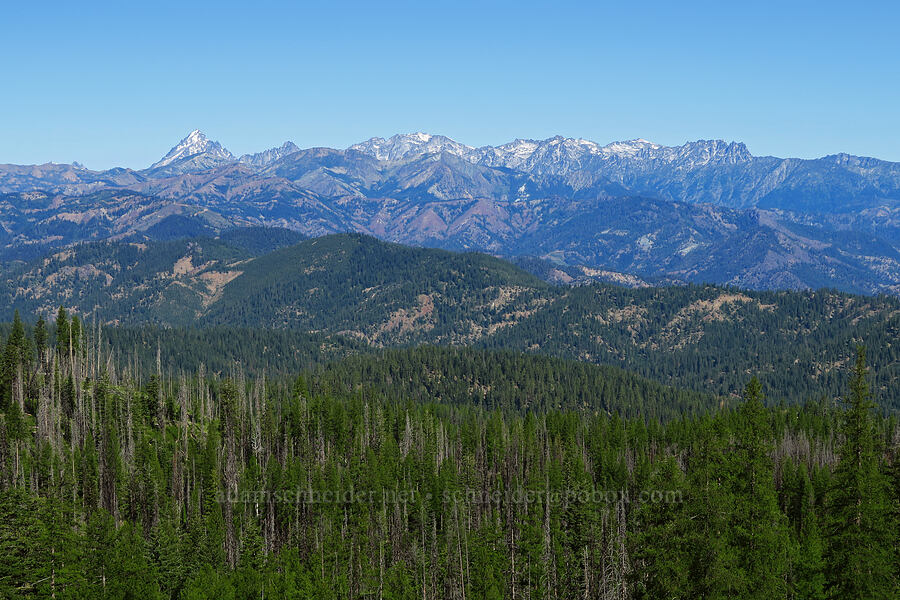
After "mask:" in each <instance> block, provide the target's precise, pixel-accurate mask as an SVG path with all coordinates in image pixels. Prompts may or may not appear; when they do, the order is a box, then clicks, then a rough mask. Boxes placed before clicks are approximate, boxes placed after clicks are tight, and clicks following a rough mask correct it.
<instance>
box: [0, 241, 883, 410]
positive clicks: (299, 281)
mask: <svg viewBox="0 0 900 600" xmlns="http://www.w3.org/2000/svg"><path fill="white" fill-rule="evenodd" d="M268 234H269V232H267V231H266V230H256V231H255V232H253V231H250V232H248V231H242V230H238V231H236V232H232V233H231V234H229V235H223V236H220V237H219V238H196V239H192V240H174V241H166V242H153V241H149V240H144V241H143V242H135V241H132V242H123V243H118V244H112V243H105V242H104V243H96V244H85V245H81V246H75V247H73V248H71V249H69V250H66V251H65V252H62V253H58V254H56V255H53V256H51V257H47V258H44V259H40V260H38V261H36V262H32V263H27V264H18V265H16V266H15V267H14V268H11V269H10V270H9V271H8V272H7V274H6V278H5V283H4V284H3V285H2V286H0V297H2V298H4V299H5V304H4V305H5V306H6V307H7V309H6V311H7V315H8V316H7V318H8V319H11V317H12V314H11V313H12V310H13V309H14V308H16V307H18V308H19V309H20V310H22V311H23V314H25V313H29V314H32V313H35V312H36V313H39V314H42V315H43V316H44V317H45V319H48V320H50V319H52V316H53V314H55V312H56V310H57V308H58V307H59V306H61V305H64V306H67V307H72V309H73V310H74V312H76V313H77V314H79V315H80V316H81V317H82V318H83V319H84V320H85V321H86V322H88V323H91V324H93V325H94V326H96V325H97V324H102V325H104V326H105V328H106V329H107V330H108V331H109V334H108V335H109V338H110V340H112V341H114V342H115V341H116V340H121V342H122V344H121V345H120V344H118V343H116V345H115V349H116V351H117V352H119V353H124V354H134V353H135V352H138V353H139V354H141V355H142V356H143V358H142V360H144V361H146V360H147V356H148V353H150V360H155V352H156V347H157V346H158V345H160V344H162V345H163V346H166V352H164V353H163V354H164V356H165V357H168V358H164V364H165V363H166V361H167V360H168V362H169V363H171V365H173V366H177V365H180V364H188V365H191V366H193V367H195V366H197V365H198V364H199V360H198V359H197V358H196V356H195V355H196V354H197V353H195V352H193V351H192V349H191V345H190V344H186V343H182V342H181V341H180V340H181V339H182V338H183V339H191V340H195V341H198V343H202V344H213V345H214V346H215V347H216V351H215V352H213V353H211V354H210V357H209V359H208V361H207V362H208V363H213V362H215V363H216V370H221V369H220V368H219V367H220V366H221V367H227V365H228V364H230V362H229V361H231V360H238V361H239V362H241V363H242V364H243V365H244V366H245V367H246V368H248V369H250V370H256V369H258V368H260V367H266V366H267V365H268V366H269V368H270V369H271V370H278V371H281V372H286V371H292V372H293V371H296V369H299V368H305V367H307V366H309V365H310V364H311V362H312V359H313V352H312V349H313V347H314V346H315V345H316V344H318V345H319V346H321V347H322V348H323V353H322V356H321V357H320V358H321V360H320V361H319V362H322V361H327V360H328V359H329V358H332V357H334V358H336V357H338V356H341V355H343V354H344V353H346V352H350V351H352V349H353V348H365V347H389V346H406V345H416V344H420V343H428V344H440V345H454V346H477V347H482V348H490V349H507V350H516V351H525V352H531V353H540V354H545V355H552V356H557V357H562V358H568V359H575V360H580V361H584V362H592V363H598V364H604V365H613V366H618V367H621V368H624V369H628V370H631V371H636V372H638V373H639V374H641V375H643V376H645V377H648V378H651V379H654V380H656V381H658V382H660V383H663V384H667V385H668V384H672V385H676V386H678V387H682V388H689V389H692V390H695V391H698V392H703V393H712V394H718V395H731V396H735V397H736V396H738V395H739V394H740V392H741V389H742V387H743V385H744V383H745V381H746V377H747V374H748V373H751V372H752V373H757V374H759V377H760V380H761V381H762V382H763V383H764V384H765V385H766V386H767V387H768V388H769V389H770V390H771V394H770V395H771V397H772V399H773V400H775V401H777V402H781V401H785V402H796V401H802V400H808V399H819V398H821V397H822V396H823V395H824V396H827V397H829V398H834V397H836V396H838V395H840V394H841V390H842V389H843V385H844V377H843V375H842V373H843V369H844V368H845V367H846V366H847V361H848V357H849V356H850V355H852V352H853V349H854V348H855V346H856V345H857V344H859V343H866V344H867V345H868V346H869V347H870V356H869V359H870V363H871V364H872V366H873V367H874V369H875V376H874V378H873V382H872V383H873V389H875V390H876V391H877V392H878V400H879V403H880V404H881V405H883V406H887V407H890V408H893V409H896V408H900V347H898V345H897V340H898V339H900V301H898V300H896V299H893V298H889V297H884V296H881V297H866V296H854V295H849V294H843V293H839V292H834V291H829V290H820V291H815V292H813V291H808V292H751V291H745V290H737V289H732V288H722V287H717V286H674V287H672V286H669V287H638V288H634V289H629V288H624V287H621V286H617V285H612V284H602V283H591V284H588V285H578V286H566V285H551V284H549V283H546V282H544V281H542V280H540V279H538V278H537V277H535V276H532V275H530V274H528V273H526V272H525V271H523V270H521V269H519V268H517V267H515V266H513V265H512V264H510V263H508V262H505V261H503V260H500V259H497V258H494V257H490V256H486V255H483V254H477V253H463V254H461V253H452V252H447V251H442V250H430V249H422V248H410V247H405V246H399V245H395V244H386V243H384V242H380V241H378V240H375V239H374V238H370V237H366V236H359V235H336V236H327V237H323V238H317V239H312V240H306V241H303V242H301V243H299V244H295V245H288V246H285V247H279V246H281V245H282V244H283V243H290V242H291V241H292V240H291V239H290V237H289V236H288V235H287V234H285V233H284V232H283V231H280V232H279V231H276V232H273V233H272V235H271V236H268ZM267 236H268V237H267ZM272 248H276V249H275V250H272ZM535 270H536V271H537V272H541V273H544V274H547V272H546V270H541V269H538V268H536V269H535ZM563 274H565V273H564V272H563ZM147 324H156V325H159V326H161V327H163V328H164V329H161V330H159V332H158V333H156V334H154V333H153V332H152V330H148V329H142V330H141V331H142V333H137V332H136V330H134V329H133V327H134V326H140V327H144V326H146V325H147ZM109 325H117V326H118V325H126V326H128V327H126V328H125V329H115V328H110V327H108V326H109ZM169 327H173V328H174V329H172V330H168V329H167V328H169ZM198 329H200V330H201V331H197V330H198ZM220 330H221V331H220ZM226 330H231V331H230V332H229V331H226ZM239 330H240V331H244V332H247V333H246V334H242V333H240V332H239ZM307 333H311V335H312V336H313V337H304V335H305V334H307ZM154 336H155V337H157V338H159V340H160V342H159V343H157V342H156V341H155V340H154V339H153V338H154ZM201 338H203V339H204V340H205V341H203V342H199V340H200V339H201ZM232 338H233V339H232ZM313 338H315V340H318V341H316V342H315V343H313V342H312V340H313ZM288 340H291V341H290V342H289V341H288ZM133 342H139V343H137V344H135V343H133ZM287 344H294V345H295V347H289V346H288V345H287ZM323 344H324V345H323ZM166 366H168V365H166ZM208 366H210V365H208Z"/></svg>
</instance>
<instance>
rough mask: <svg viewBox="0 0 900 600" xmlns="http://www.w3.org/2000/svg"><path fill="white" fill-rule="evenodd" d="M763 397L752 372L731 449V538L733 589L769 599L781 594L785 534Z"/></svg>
mask: <svg viewBox="0 0 900 600" xmlns="http://www.w3.org/2000/svg"><path fill="white" fill-rule="evenodd" d="M762 401H763V395H762V386H761V385H760V383H759V380H758V379H757V378H756V377H754V378H753V379H751V380H750V382H749V383H748V384H747V386H746V387H745V389H744V403H743V405H742V406H741V409H740V413H739V416H740V428H739V430H738V436H737V437H738V440H737V445H736V448H735V451H734V453H733V454H732V455H731V459H732V461H733V464H734V466H735V468H736V477H735V478H734V480H733V485H734V490H733V491H734V497H735V514H734V516H733V517H732V525H731V531H732V533H733V541H732V544H733V546H734V548H735V549H736V550H737V553H738V556H739V557H740V558H739V563H740V565H741V570H742V575H743V581H742V582H741V583H740V584H739V587H738V589H735V590H733V593H734V595H735V596H736V597H741V598H760V599H762V598H765V599H769V598H776V597H783V596H784V595H785V592H786V589H785V578H786V573H787V569H788V545H789V539H788V530H787V524H786V522H785V518H784V515H783V514H782V513H781V510H780V508H779V506H778V496H777V493H776V491H775V473H774V471H775V466H774V464H773V461H772V457H771V453H772V450H773V443H772V441H771V436H772V433H771V430H770V428H769V424H768V419H767V413H766V410H765V407H764V406H763V402H762Z"/></svg>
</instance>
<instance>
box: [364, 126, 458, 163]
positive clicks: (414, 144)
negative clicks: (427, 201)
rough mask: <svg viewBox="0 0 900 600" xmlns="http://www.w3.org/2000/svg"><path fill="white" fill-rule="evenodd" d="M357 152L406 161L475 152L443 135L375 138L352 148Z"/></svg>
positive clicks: (400, 135) (378, 157)
mask: <svg viewBox="0 0 900 600" xmlns="http://www.w3.org/2000/svg"><path fill="white" fill-rule="evenodd" d="M349 149H350V150H356V151H358V152H363V153H365V154H369V155H371V156H374V157H375V158H377V159H378V160H404V159H406V158H411V157H414V156H421V155H424V154H439V153H441V152H448V153H450V154H455V155H457V156H463V157H465V156H468V155H469V154H470V153H471V152H472V151H473V150H475V149H474V148H473V147H471V146H466V145H465V144H460V143H459V142H457V141H456V140H452V139H450V138H448V137H446V136H443V135H432V134H430V133H422V132H421V131H417V132H416V133H398V134H397V135H393V136H391V137H390V138H388V139H384V138H380V137H374V138H371V139H368V140H366V141H365V142H361V143H359V144H354V145H352V146H350V148H349Z"/></svg>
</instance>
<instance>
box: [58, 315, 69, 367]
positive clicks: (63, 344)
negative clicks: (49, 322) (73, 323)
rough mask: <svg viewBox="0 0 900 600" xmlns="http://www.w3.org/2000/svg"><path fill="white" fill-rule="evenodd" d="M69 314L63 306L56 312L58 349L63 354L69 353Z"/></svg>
mask: <svg viewBox="0 0 900 600" xmlns="http://www.w3.org/2000/svg"><path fill="white" fill-rule="evenodd" d="M69 342H70V339H69V315H68V314H67V313H66V309H65V308H63V307H62V306H60V307H59V311H57V313H56V349H57V350H58V351H59V353H60V354H61V355H63V356H67V355H68V354H69Z"/></svg>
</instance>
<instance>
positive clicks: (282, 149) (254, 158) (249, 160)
mask: <svg viewBox="0 0 900 600" xmlns="http://www.w3.org/2000/svg"><path fill="white" fill-rule="evenodd" d="M299 150H300V148H299V147H297V144H295V143H294V142H285V143H283V144H282V145H281V146H279V147H277V148H270V149H268V150H264V151H262V152H256V153H255V154H244V155H243V156H241V157H240V158H239V159H238V162H241V163H243V164H245V165H251V166H254V167H267V166H269V165H270V164H272V163H273V162H275V161H276V160H279V159H281V158H284V157H285V156H287V155H289V154H293V153H294V152H298V151H299Z"/></svg>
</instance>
